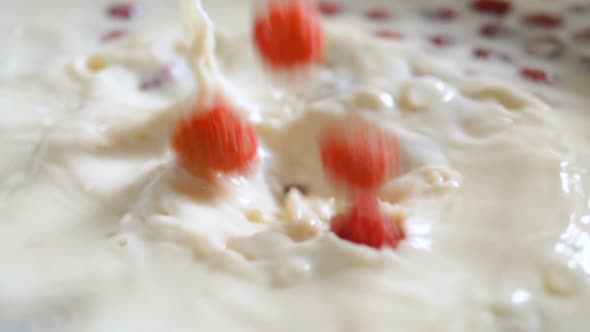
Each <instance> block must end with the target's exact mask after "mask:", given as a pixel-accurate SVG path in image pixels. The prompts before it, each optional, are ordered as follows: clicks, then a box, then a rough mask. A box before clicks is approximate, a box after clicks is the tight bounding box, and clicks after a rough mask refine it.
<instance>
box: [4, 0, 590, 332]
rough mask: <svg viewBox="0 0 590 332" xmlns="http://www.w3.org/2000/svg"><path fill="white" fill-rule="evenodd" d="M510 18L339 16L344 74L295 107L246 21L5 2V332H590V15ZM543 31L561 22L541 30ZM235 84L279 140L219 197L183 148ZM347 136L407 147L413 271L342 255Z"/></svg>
mask: <svg viewBox="0 0 590 332" xmlns="http://www.w3.org/2000/svg"><path fill="white" fill-rule="evenodd" d="M188 3H189V2H188V1H187V2H184V5H187V4H188ZM511 3H512V9H511V11H510V13H509V14H507V15H504V16H497V15H489V14H484V13H480V12H478V11H477V10H474V9H473V8H471V6H470V4H469V3H468V2H466V1H449V2H445V3H444V4H443V3H441V4H440V5H441V6H438V5H435V4H432V2H430V1H397V2H392V1H391V2H387V1H362V2H361V1H358V2H352V1H351V2H335V3H334V4H336V5H338V6H336V7H332V9H334V8H339V9H338V10H328V9H329V8H328V7H329V6H327V5H326V3H324V11H325V14H326V15H325V17H324V29H325V46H326V49H325V53H326V58H325V61H324V63H323V64H322V65H321V66H318V67H317V68H314V69H313V70H312V73H311V75H310V77H308V78H306V79H305V80H303V82H305V83H304V84H301V86H297V87H291V86H286V85H283V84H280V83H277V81H276V80H273V79H271V78H270V77H269V75H267V73H266V72H265V71H264V69H263V68H262V66H261V64H260V63H259V60H258V59H257V57H256V54H255V52H254V51H253V49H252V45H251V40H250V33H249V32H250V30H249V29H250V24H251V23H250V21H251V14H250V10H251V8H250V5H249V2H247V1H239V0H234V1H232V0H205V1H203V8H204V10H205V11H206V12H207V13H208V14H204V13H201V14H198V13H197V12H193V13H187V7H182V6H183V4H182V3H181V2H180V1H159V0H137V1H134V2H133V8H134V11H131V12H126V11H124V10H123V11H120V10H119V11H115V12H114V13H113V12H112V11H111V12H109V8H112V7H110V6H112V5H113V2H108V1H102V0H101V1H90V0H54V1H34V0H20V1H5V2H2V3H1V4H0V9H1V11H0V44H1V45H2V49H3V50H4V51H3V52H2V55H1V56H0V58H1V59H2V61H1V62H0V96H1V98H0V114H1V115H2V116H1V117H0V129H1V130H0V151H1V152H2V156H3V158H2V160H1V161H0V180H1V182H0V216H1V218H0V220H1V221H0V262H1V264H0V275H1V276H2V277H1V278H0V331H11V332H12V331H15V332H17V331H18V332H20V331H43V332H46V331H59V332H62V331H63V332H69V331H77V332H79V331H85V332H86V331H89V332H90V331H93V332H94V331H97V332H99V331H100V332H101V331H110V332H118V331H121V332H127V331H154V332H160V331H175V332H183V331H195V330H196V331H240V332H243V331H257V332H259V331H302V330H309V331H324V332H329V331H338V332H343V331H351V332H353V331H371V332H373V331H375V332H379V331H416V332H418V331H420V332H430V331H432V332H441V331H445V332H446V331H453V332H454V331H457V332H461V331H466V332H467V331H478V332H479V331H481V332H488V331H489V332H541V331H546V332H558V331H559V332H567V331H576V332H577V331H585V330H586V329H589V328H590V316H589V315H588V314H587V312H588V308H589V307H590V213H589V206H590V201H589V199H588V198H589V197H588V192H589V191H590V185H589V179H588V169H589V168H590V149H589V148H588V146H587V145H588V144H587V142H588V140H589V139H590V134H589V131H588V128H589V125H590V123H589V121H590V117H589V115H588V114H587V112H588V111H589V108H588V107H589V105H590V104H589V100H588V99H589V97H588V96H587V94H586V92H587V87H588V84H590V69H589V67H588V66H587V63H586V62H585V61H586V60H587V59H588V58H586V57H587V56H588V55H590V53H585V52H588V50H589V49H588V47H589V46H590V44H589V42H588V40H590V33H589V34H588V35H589V37H588V38H587V39H584V38H580V36H582V35H580V33H579V32H580V31H583V30H584V24H588V22H587V20H586V21H584V10H587V12H586V14H585V15H590V5H587V4H584V3H574V2H560V3H556V2H550V1H538V2H532V1H512V2H511ZM181 7H182V8H184V9H183V10H181ZM443 7H444V8H446V9H448V10H450V11H452V12H453V14H452V15H450V14H448V12H449V11H447V14H443V15H440V13H441V11H440V9H441V8H443ZM193 9H194V8H193ZM437 10H438V11H437ZM181 11H184V12H183V13H182V15H181ZM539 11H543V12H545V13H551V14H555V15H557V16H559V18H560V19H561V20H562V21H563V22H562V23H560V25H559V26H557V27H539V26H536V27H535V26H530V25H531V24H525V23H523V20H524V17H525V16H526V15H528V14H530V13H533V12H535V13H536V12H539ZM433 13H434V14H433ZM436 13H438V14H436ZM207 15H209V16H210V17H211V24H210V25H209V26H208V27H209V29H204V28H203V27H204V26H206V25H203V21H202V19H204V18H206V17H207ZM183 17H184V18H185V19H186V17H189V18H192V19H193V20H194V21H193V23H194V26H195V28H194V30H190V29H189V30H188V31H192V32H193V34H191V33H188V32H187V30H186V29H184V28H183ZM441 17H442V18H441ZM445 17H446V18H445ZM449 17H450V18H449ZM586 17H587V16H586ZM189 21H190V20H189ZM185 23H186V21H185ZM491 23H494V24H499V23H502V24H503V25H505V26H506V27H508V30H507V31H509V32H507V33H506V34H504V35H502V36H499V37H498V36H494V37H493V38H491V37H489V36H486V35H485V34H484V35H483V36H482V35H481V33H482V32H481V31H482V30H481V29H482V25H485V24H491ZM529 23H530V22H529ZM185 28H186V26H185ZM510 31H511V32H510ZM208 33H210V35H208ZM548 35H550V36H552V37H555V38H559V40H560V41H563V43H564V45H561V44H560V43H557V45H558V49H557V50H556V49H555V47H556V46H555V45H556V43H554V42H550V43H547V42H541V43H539V42H538V40H546V39H547V38H548V37H547V36H548ZM207 36H210V37H212V39H211V40H210V41H211V42H213V41H214V43H210V44H207V43H202V44H201V46H206V47H205V48H207V47H210V46H212V45H213V44H214V46H215V49H214V51H215V53H214V54H213V53H211V54H210V55H211V57H210V58H209V59H208V60H207V61H211V62H205V63H209V65H210V66H205V67H201V68H205V70H204V72H203V73H204V75H203V76H202V77H201V79H199V76H198V75H194V73H193V71H191V69H190V68H193V69H195V68H199V66H195V65H194V63H193V64H192V65H191V63H190V61H189V63H188V64H187V61H185V60H186V59H187V58H188V59H196V58H198V57H199V56H203V54H204V53H203V47H201V48H199V47H191V45H192V46H195V44H194V43H195V42H199V41H201V42H204V41H206V37H207ZM572 36H573V37H572ZM582 37H583V36H582ZM584 43H586V45H584ZM207 45H208V46H207ZM562 46H563V48H559V47H562ZM211 50H213V49H211ZM482 50H483V51H482ZM484 51H487V52H484ZM486 54H487V55H486ZM585 54H587V55H585ZM213 55H214V56H213ZM201 64H202V63H201ZM211 64H212V67H211ZM527 68H528V69H531V68H533V69H542V70H544V71H545V73H546V75H547V77H548V79H546V80H539V79H536V80H534V79H533V80H531V77H530V75H528V76H527V75H526V74H525V75H523V69H527ZM211 70H212V71H211ZM196 71H198V70H196ZM525 72H526V70H525ZM215 73H217V74H218V76H217V77H216V80H217V79H218V83H219V84H220V85H221V86H223V88H224V90H225V91H227V93H228V95H229V96H231V98H232V100H233V102H234V104H235V107H236V109H238V110H239V111H240V112H241V113H242V114H243V115H244V116H245V117H247V118H248V119H249V120H250V121H251V122H252V123H253V124H254V126H255V128H256V132H257V134H258V137H259V140H260V149H259V152H258V155H259V156H258V161H257V165H256V168H255V170H254V171H253V172H251V173H250V174H246V175H244V176H232V177H229V178H223V179H220V181H221V182H222V183H223V189H222V190H214V189H213V188H210V187H208V186H206V185H204V184H203V182H201V181H200V180H199V179H196V178H194V177H192V176H190V175H188V174H187V173H185V172H184V171H183V170H182V169H180V168H179V167H178V166H176V163H175V159H174V156H173V154H172V153H171V151H170V148H169V144H168V137H169V130H170V127H171V126H172V122H173V120H174V118H175V117H176V116H177V115H178V113H179V112H182V111H183V110H184V108H185V107H186V103H187V100H190V98H191V97H192V96H194V92H195V91H202V90H203V89H205V88H206V87H207V85H206V84H205V83H204V82H208V80H209V79H211V77H212V76H211V75H216V74H215ZM529 73H530V70H529ZM195 76H197V79H195ZM537 77H538V76H537ZM199 83H200V84H199ZM349 115H355V116H361V117H364V118H366V119H367V120H369V121H372V122H374V123H376V124H378V125H380V126H382V127H383V128H384V129H386V130H388V131H391V132H392V133H394V134H395V135H397V137H398V138H399V140H400V144H401V152H402V156H401V157H402V164H403V171H402V174H400V176H399V177H396V178H395V179H392V180H391V181H389V182H388V183H387V184H386V185H385V186H384V187H383V189H382V191H381V192H380V198H381V201H382V202H381V205H382V208H383V210H384V211H385V212H386V213H387V214H388V215H390V216H392V217H394V218H398V219H401V220H403V223H404V228H405V230H406V233H407V239H406V240H404V241H403V242H402V243H401V244H400V246H399V247H398V248H397V249H396V250H395V251H393V250H389V249H383V250H375V249H372V248H369V247H365V246H361V245H356V244H353V243H349V242H346V241H344V240H341V239H339V238H337V237H336V236H334V235H333V234H332V233H331V232H330V231H329V221H330V218H331V217H332V216H333V215H334V214H335V213H337V212H338V211H340V210H341V209H342V205H343V199H342V194H341V193H339V192H338V190H336V189H335V188H333V187H332V186H331V185H330V184H329V183H328V182H326V180H325V179H324V176H323V174H322V170H321V165H320V161H319V155H318V151H317V143H316V138H317V135H318V133H319V131H320V130H321V128H322V126H323V125H324V124H326V123H328V122H330V121H333V120H335V119H339V118H341V117H345V116H349Z"/></svg>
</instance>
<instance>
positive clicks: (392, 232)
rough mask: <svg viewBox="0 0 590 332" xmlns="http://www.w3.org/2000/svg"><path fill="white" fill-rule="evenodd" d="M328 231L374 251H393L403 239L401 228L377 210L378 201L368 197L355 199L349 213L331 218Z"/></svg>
mask: <svg viewBox="0 0 590 332" xmlns="http://www.w3.org/2000/svg"><path fill="white" fill-rule="evenodd" d="M330 229H331V230H332V232H334V234H336V235H337V236H338V237H339V238H341V239H344V240H348V241H350V242H354V243H356V244H363V245H366V246H369V247H372V248H375V249H379V248H382V247H390V248H393V249H395V248H396V247H397V246H398V245H399V243H400V241H402V240H403V239H404V238H405V235H404V231H403V229H402V228H401V226H400V225H399V224H397V223H396V222H395V221H394V220H392V219H390V218H387V217H386V216H385V215H383V213H382V212H381V211H380V210H379V201H378V199H377V198H376V197H373V196H368V195H358V196H357V197H355V198H354V199H353V204H352V207H351V209H350V210H349V211H347V212H346V213H344V214H340V215H336V216H335V217H334V218H332V222H331V226H330Z"/></svg>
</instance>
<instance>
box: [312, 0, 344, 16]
mask: <svg viewBox="0 0 590 332" xmlns="http://www.w3.org/2000/svg"><path fill="white" fill-rule="evenodd" d="M318 8H319V9H320V12H321V13H322V14H323V15H326V16H333V15H337V14H340V13H341V12H342V11H343V10H344V7H343V6H342V5H341V4H340V3H338V2H335V1H330V0H324V1H320V2H319V3H318Z"/></svg>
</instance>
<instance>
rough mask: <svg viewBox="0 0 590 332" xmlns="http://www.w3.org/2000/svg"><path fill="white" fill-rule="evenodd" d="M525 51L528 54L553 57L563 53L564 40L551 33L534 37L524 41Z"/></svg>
mask: <svg viewBox="0 0 590 332" xmlns="http://www.w3.org/2000/svg"><path fill="white" fill-rule="evenodd" d="M525 51H526V52H527V53H528V54H530V55H534V56H538V57H541V58H547V59H554V58H558V57H560V56H561V55H563V52H564V51H565V42H564V41H563V40H561V39H560V38H559V37H557V36H553V35H547V36H540V37H535V38H531V39H529V40H527V41H526V42H525Z"/></svg>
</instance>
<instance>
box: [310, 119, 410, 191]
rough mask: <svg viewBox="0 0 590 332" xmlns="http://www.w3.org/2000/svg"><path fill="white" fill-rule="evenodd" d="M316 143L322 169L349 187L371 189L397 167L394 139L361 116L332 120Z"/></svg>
mask: <svg viewBox="0 0 590 332" xmlns="http://www.w3.org/2000/svg"><path fill="white" fill-rule="evenodd" d="M319 145H320V157H321V161H322V165H323V167H324V171H325V172H326V173H327V174H328V175H329V176H330V177H331V178H332V179H334V180H335V181H337V182H339V183H341V184H344V185H345V186H348V187H349V188H350V189H355V190H374V189H376V188H377V187H379V186H380V185H381V184H383V182H385V181H386V180H387V179H388V178H389V177H390V176H391V175H395V174H397V172H398V171H399V148H398V142H397V139H396V138H395V137H394V136H392V135H390V134H388V133H386V132H384V131H383V130H382V129H380V128H378V127H376V126H374V125H371V124H370V123H368V122H366V121H364V120H360V119H355V120H341V121H336V122H334V123H331V124H330V125H328V126H327V127H326V128H324V130H323V132H322V134H321V136H320V140H319Z"/></svg>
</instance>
